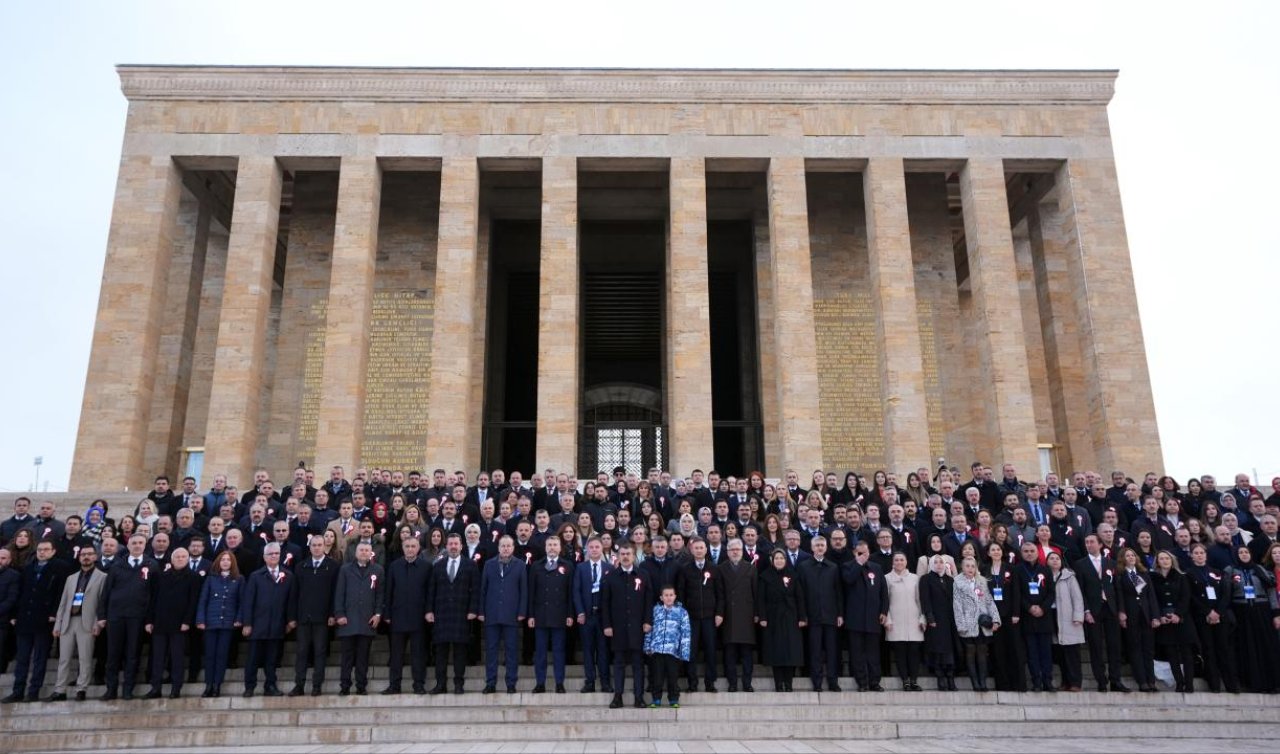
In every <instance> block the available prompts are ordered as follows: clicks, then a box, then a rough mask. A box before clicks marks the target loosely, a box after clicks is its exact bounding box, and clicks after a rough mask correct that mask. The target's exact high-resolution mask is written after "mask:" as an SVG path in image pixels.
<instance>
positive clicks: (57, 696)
mask: <svg viewBox="0 0 1280 754" xmlns="http://www.w3.org/2000/svg"><path fill="white" fill-rule="evenodd" d="M45 701H46V702H65V701H67V695H66V694H63V693H62V692H56V693H53V694H50V695H49V698H48V699H45Z"/></svg>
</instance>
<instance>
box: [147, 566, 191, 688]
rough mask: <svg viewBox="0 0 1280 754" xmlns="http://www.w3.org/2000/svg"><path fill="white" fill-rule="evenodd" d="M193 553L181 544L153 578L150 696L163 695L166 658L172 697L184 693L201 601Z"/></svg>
mask: <svg viewBox="0 0 1280 754" xmlns="http://www.w3.org/2000/svg"><path fill="white" fill-rule="evenodd" d="M190 564H191V555H190V553H188V552H187V551H186V549H185V548H182V547H179V548H177V549H176V550H174V551H173V554H172V556H170V562H169V565H170V567H169V568H167V569H165V570H164V571H162V572H161V573H159V574H158V575H157V576H156V577H155V578H153V579H151V589H152V596H151V606H150V608H149V609H148V613H147V624H146V629H147V633H149V634H151V691H149V692H148V693H147V695H146V697H144V698H146V699H159V698H160V695H161V694H160V687H161V686H162V685H163V681H164V670H165V662H166V661H167V662H168V663H169V678H170V686H169V698H170V699H177V698H179V697H181V696H182V682H183V680H184V677H185V676H186V672H187V668H186V659H187V634H188V633H189V632H190V631H191V630H192V629H193V628H195V625H196V603H198V602H199V601H200V587H201V586H203V585H204V582H203V581H202V579H201V578H200V574H198V573H195V572H194V571H192V570H191V569H190V568H189V567H188V566H190Z"/></svg>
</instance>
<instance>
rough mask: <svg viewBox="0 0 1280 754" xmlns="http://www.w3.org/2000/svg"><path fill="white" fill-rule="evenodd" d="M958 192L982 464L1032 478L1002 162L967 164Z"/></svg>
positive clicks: (1030, 426)
mask: <svg viewBox="0 0 1280 754" xmlns="http://www.w3.org/2000/svg"><path fill="white" fill-rule="evenodd" d="M960 191H961V201H962V203H963V211H964V235H965V243H966V245H967V246H968V252H969V283H970V286H971V288H972V290H973V305H974V312H975V315H976V317H977V323H978V329H979V333H978V338H977V340H978V352H979V365H978V372H979V375H980V378H981V381H982V382H983V384H984V385H985V391H986V401H985V404H986V405H985V407H984V408H983V409H982V413H983V414H984V415H985V417H986V432H987V435H988V440H989V447H991V448H993V449H994V452H996V453H998V454H999V458H993V459H982V460H983V461H985V462H987V463H990V464H991V465H992V466H994V467H995V468H996V469H997V474H998V473H999V471H998V470H999V467H1000V464H1003V463H1012V464H1013V465H1014V466H1015V467H1016V468H1017V470H1018V473H1019V474H1020V475H1022V476H1023V477H1024V478H1026V479H1032V478H1034V477H1035V476H1037V475H1038V474H1039V470H1040V463H1039V460H1038V451H1037V449H1036V419H1035V408H1034V405H1033V403H1032V397H1031V380H1030V378H1029V377H1028V373H1027V348H1026V344H1025V337H1024V332H1023V326H1022V303H1021V300H1020V298H1019V294H1018V270H1017V266H1016V262H1015V260H1014V252H1013V232H1012V230H1011V228H1010V227H1009V199H1008V195H1007V193H1006V190H1005V177H1004V162H1003V160H1001V159H999V158H981V159H971V160H969V161H968V162H967V163H966V164H965V166H964V168H963V169H962V170H961V171H960Z"/></svg>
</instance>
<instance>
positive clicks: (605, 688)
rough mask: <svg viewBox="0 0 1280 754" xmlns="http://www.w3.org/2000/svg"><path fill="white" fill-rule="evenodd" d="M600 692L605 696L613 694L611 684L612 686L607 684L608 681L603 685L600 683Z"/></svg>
mask: <svg viewBox="0 0 1280 754" xmlns="http://www.w3.org/2000/svg"><path fill="white" fill-rule="evenodd" d="M600 690H601V691H603V692H604V693H606V694H612V693H613V684H612V683H609V682H608V681H605V682H604V683H601V684H600Z"/></svg>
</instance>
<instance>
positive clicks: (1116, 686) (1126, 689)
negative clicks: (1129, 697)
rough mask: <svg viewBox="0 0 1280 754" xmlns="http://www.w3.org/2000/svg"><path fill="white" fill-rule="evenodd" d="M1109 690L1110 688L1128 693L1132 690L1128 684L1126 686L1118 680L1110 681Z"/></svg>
mask: <svg viewBox="0 0 1280 754" xmlns="http://www.w3.org/2000/svg"><path fill="white" fill-rule="evenodd" d="M1111 690H1112V691H1118V692H1120V693H1121V694H1128V693H1129V692H1131V691H1133V689H1131V688H1129V687H1128V686H1126V685H1124V684H1123V683H1120V682H1118V681H1112V682H1111Z"/></svg>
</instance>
